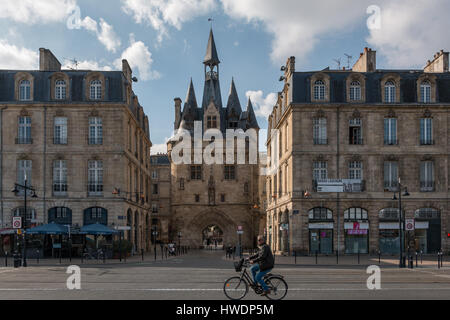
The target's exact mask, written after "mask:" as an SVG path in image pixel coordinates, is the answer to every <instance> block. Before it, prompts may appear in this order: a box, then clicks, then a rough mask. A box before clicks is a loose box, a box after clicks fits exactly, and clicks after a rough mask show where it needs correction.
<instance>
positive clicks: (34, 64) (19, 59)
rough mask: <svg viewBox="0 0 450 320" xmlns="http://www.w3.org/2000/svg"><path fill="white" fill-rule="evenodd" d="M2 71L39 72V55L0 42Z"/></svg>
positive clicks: (6, 42)
mask: <svg viewBox="0 0 450 320" xmlns="http://www.w3.org/2000/svg"><path fill="white" fill-rule="evenodd" d="M0 69H18V70H37V69H39V54H38V53H37V51H33V50H29V49H27V48H21V47H17V46H15V45H13V44H10V43H9V42H8V41H6V40H0Z"/></svg>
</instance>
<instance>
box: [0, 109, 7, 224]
mask: <svg viewBox="0 0 450 320" xmlns="http://www.w3.org/2000/svg"><path fill="white" fill-rule="evenodd" d="M6 109H8V107H6V106H4V107H1V108H0V216H1V222H2V223H1V226H2V227H3V226H4V225H5V220H4V219H3V218H4V216H3V110H6Z"/></svg>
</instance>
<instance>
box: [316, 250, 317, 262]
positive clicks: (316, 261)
mask: <svg viewBox="0 0 450 320" xmlns="http://www.w3.org/2000/svg"><path fill="white" fill-rule="evenodd" d="M316 264H317V250H316Z"/></svg>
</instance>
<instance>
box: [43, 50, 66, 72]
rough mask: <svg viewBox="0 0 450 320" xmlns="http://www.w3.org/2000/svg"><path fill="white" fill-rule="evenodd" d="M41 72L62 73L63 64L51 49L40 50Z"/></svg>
mask: <svg viewBox="0 0 450 320" xmlns="http://www.w3.org/2000/svg"><path fill="white" fill-rule="evenodd" d="M39 71H53V72H56V71H61V63H60V62H59V61H58V59H56V57H55V56H54V55H53V53H52V52H51V51H50V50H49V49H45V48H40V49H39Z"/></svg>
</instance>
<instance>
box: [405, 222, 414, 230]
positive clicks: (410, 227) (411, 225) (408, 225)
mask: <svg viewBox="0 0 450 320" xmlns="http://www.w3.org/2000/svg"><path fill="white" fill-rule="evenodd" d="M405 227H406V231H414V219H406V220H405Z"/></svg>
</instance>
